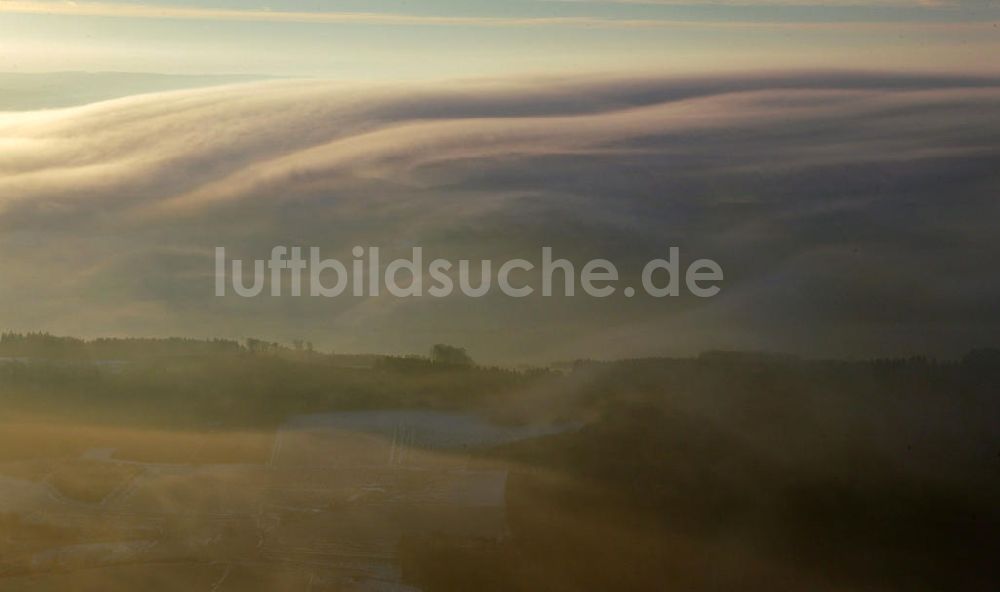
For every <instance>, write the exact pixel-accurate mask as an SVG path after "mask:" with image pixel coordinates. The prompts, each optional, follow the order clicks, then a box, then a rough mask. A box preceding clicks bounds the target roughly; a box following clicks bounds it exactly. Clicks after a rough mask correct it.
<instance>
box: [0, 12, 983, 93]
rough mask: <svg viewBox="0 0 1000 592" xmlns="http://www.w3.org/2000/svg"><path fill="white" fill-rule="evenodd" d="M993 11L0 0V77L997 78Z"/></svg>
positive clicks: (395, 78) (398, 78) (377, 78)
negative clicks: (832, 72) (752, 74)
mask: <svg viewBox="0 0 1000 592" xmlns="http://www.w3.org/2000/svg"><path fill="white" fill-rule="evenodd" d="M998 16H1000V7H998V6H997V5H996V3H995V2H991V1H990V0H719V1H709V2H698V1H696V0H687V1H684V0H624V1H614V0H610V1H607V0H592V1H591V0H504V1H502V2H497V1H495V0H460V1H459V0H415V1H414V0H344V1H315V0H314V1H304V0H293V1H289V2H281V3H277V4H274V5H269V4H266V3H259V4H255V3H249V2H238V1H236V0H229V1H227V0H214V1H211V2H193V1H176V0H173V1H172V0H162V1H160V2H158V3H146V2H128V1H120V2H90V1H86V0H82V1H73V2H66V1H45V0H41V1H18V0H3V1H0V71H6V72H37V71H43V72H51V71H67V70H83V71H128V72H152V73H170V74H215V75H218V74H243V75H247V74H251V75H268V76H295V77H325V78H338V79H351V80H404V79H448V78H468V77H490V76H508V75H518V74H521V75H524V74H541V75H545V74H548V75H557V74H582V73H600V72H609V71H611V72H618V73H621V72H622V71H623V70H628V71H630V72H633V73H647V74H649V73H655V74H670V73H692V72H705V71H716V72H731V71H739V70H744V69H747V68H754V69H781V68H792V67H798V68H814V67H817V66H823V67H827V68H856V67H864V68H867V69H893V70H899V69H906V70H924V71H926V70H946V71H955V70H961V71H965V72H983V71H993V72H996V71H997V69H998V65H997V62H998V60H996V59H995V56H996V55H997V53H998V49H1000V38H998V35H1000V32H998V29H997V27H996V25H997V22H998V21H1000V19H998Z"/></svg>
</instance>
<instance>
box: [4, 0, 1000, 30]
mask: <svg viewBox="0 0 1000 592" xmlns="http://www.w3.org/2000/svg"><path fill="white" fill-rule="evenodd" d="M4 12H6V13H10V14H35V15H51V16H70V17H73V16H75V17H110V18H134V19H154V20H155V19H178V20H204V21H235V22H266V23H315V24H336V25H402V26H436V27H504V28H511V27H532V28H534V27H561V28H581V29H588V28H598V29H667V28H689V29H713V28H731V29H771V28H774V29H779V28H796V29H800V28H812V29H845V28H846V29H873V28H874V29H898V28H906V29H942V30H958V31H960V30H986V29H988V28H990V27H991V26H992V25H991V24H990V23H978V22H917V21H898V22H887V21H880V22H812V21H810V22H786V21H771V22H768V21H750V20H678V19H665V18H652V17H650V18H607V17H599V16H524V17H519V16H513V17H501V16H448V15H414V14H400V13H382V12H336V11H329V12H303V11H282V10H251V9H222V8H202V7H191V6H164V5H155V4H122V3H109V2H53V1H44V0H43V1H37V0H8V1H4V2H0V13H4Z"/></svg>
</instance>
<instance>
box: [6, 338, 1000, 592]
mask: <svg viewBox="0 0 1000 592" xmlns="http://www.w3.org/2000/svg"><path fill="white" fill-rule="evenodd" d="M0 356H2V357H3V361H2V363H0V409H2V412H3V413H2V415H0V590H12V591H14V590H16V591H36V590H67V589H73V590H100V591H113V590H132V589H136V588H137V587H138V586H140V585H141V587H142V588H143V589H149V590H178V589H191V590H240V591H243V590H251V591H252V590H275V591H277V590H282V591H284V590H314V591H317V590H424V591H427V592H434V591H451V590H461V591H467V590H482V591H488V590H524V591H528V590H553V591H562V590H566V591H573V590H682V591H692V590H768V591H773V590H907V591H910V590H992V589H994V585H995V582H996V581H997V577H998V573H997V567H996V566H995V557H997V553H998V551H1000V505H998V503H997V500H1000V431H998V429H997V425H998V419H1000V401H998V399H997V392H998V387H1000V354H998V353H997V352H995V351H993V350H979V351H976V352H973V353H970V354H969V355H967V356H966V357H965V358H963V359H962V360H960V361H954V362H937V361H933V360H927V359H922V358H915V359H907V360H875V361H865V362H843V361H809V360H800V359H796V358H792V357H783V356H767V355H758V354H737V353H712V354H705V355H702V356H700V357H698V358H692V359H665V358H664V359H644V360H625V361H618V362H591V361H580V362H576V363H572V364H564V365H559V366H556V367H538V368H522V369H517V370H514V369H505V368H489V367H480V366H476V365H473V364H471V363H467V361H465V360H461V359H459V360H451V361H449V360H437V361H435V360H432V359H426V358H417V357H414V358H391V357H380V356H343V355H342V356H336V355H330V354H323V353H319V352H316V351H312V350H311V348H308V347H307V346H306V345H304V344H298V345H297V346H296V347H284V346H279V345H275V344H267V343H263V342H250V343H247V344H236V343H234V342H225V341H218V342H205V341H189V340H106V341H102V342H82V341H75V340H62V339H56V338H51V337H45V336H10V335H7V336H5V337H4V340H3V342H2V343H0Z"/></svg>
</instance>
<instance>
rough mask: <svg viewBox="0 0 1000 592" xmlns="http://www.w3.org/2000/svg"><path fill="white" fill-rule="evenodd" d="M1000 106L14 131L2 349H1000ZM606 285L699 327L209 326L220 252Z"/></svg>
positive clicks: (308, 316) (573, 82) (610, 104)
mask: <svg viewBox="0 0 1000 592" xmlns="http://www.w3.org/2000/svg"><path fill="white" fill-rule="evenodd" d="M998 98H1000V82H998V81H996V80H990V79H977V78H958V77H950V78H945V77H935V76H888V75H853V74H825V75H818V74H814V75H788V76H771V77H733V78H692V79H627V80H624V79H616V80H597V79H587V80H580V79H568V80H555V81H554V80H515V81H509V80H508V81H491V82H476V83H455V84H451V85H442V84H437V85H358V84H339V83H331V82H317V81H305V82H299V81H294V82H268V83H254V84H242V85H231V86H223V87H216V88H210V89H199V90H191V91H176V92H166V93H158V94H150V95H140V96H135V97H128V98H124V99H118V100H113V101H108V102H103V103H96V104H92V105H88V106H84V107H77V108H72V109H64V110H57V111H46V112H22V113H8V114H0V228H2V234H0V248H2V249H3V252H4V254H5V255H4V257H3V259H2V262H0V273H2V274H3V275H2V277H3V278H4V281H3V285H2V287H0V311H3V313H2V314H0V325H4V326H7V327H10V328H16V329H35V328H45V329H50V330H53V331H58V332H71V333H80V334H86V335H96V334H109V333H110V334H117V333H139V334H163V333H173V334H180V333H184V334H198V335H225V336H245V335H260V336H265V337H272V338H281V339H289V338H294V337H303V338H307V339H312V340H314V341H316V342H317V343H320V344H325V345H328V346H332V347H336V348H338V349H342V350H346V349H352V350H382V351H421V350H423V349H424V348H425V347H426V345H427V344H429V343H434V342H438V341H451V342H456V343H459V344H462V345H467V346H469V347H470V348H471V349H472V350H473V351H474V352H478V353H479V354H480V357H483V358H493V359H504V360H515V359H521V358H538V357H543V358H552V357H568V356H577V355H632V354H652V353H684V352H690V351H697V350H699V349H703V348H709V347H754V348H766V349H783V350H792V351H799V352H802V353H806V354H813V355H827V354H829V355H842V354H845V353H846V354H861V355H865V354H883V353H906V352H910V351H921V352H931V353H940V354H945V355H947V354H951V353H954V352H957V351H960V350H962V349H965V348H967V347H970V346H974V345H982V344H983V342H986V341H989V340H990V339H992V336H993V335H996V334H997V329H998V328H1000V316H998V313H997V311H996V307H995V306H994V305H993V303H995V302H996V301H997V298H998V296H1000V280H997V279H996V274H995V273H991V271H990V269H989V266H988V264H986V262H988V261H992V260H995V258H996V256H998V255H1000V239H998V238H996V232H995V222H996V220H997V219H1000V217H998V213H1000V212H998V208H1000V206H998V205H997V201H996V199H995V196H996V195H997V190H998V188H1000V183H998V175H1000V173H997V171H1000V166H997V165H998V162H997V161H998V157H997V154H998V150H997V148H998V146H997V144H998V138H1000V129H998V125H1000V124H998V123H997V122H1000V117H998V115H1000V101H998ZM275 244H298V245H308V246H312V245H315V246H321V247H324V249H325V251H326V252H327V253H329V256H338V257H342V258H343V259H345V260H347V259H349V258H350V253H349V250H350V248H351V247H352V246H353V245H356V244H361V245H380V246H382V247H383V249H384V250H385V251H386V256H387V257H388V256H392V255H393V254H394V253H398V254H400V255H402V254H405V253H406V252H407V249H408V248H409V247H410V246H412V245H421V246H423V247H424V248H425V251H427V252H429V253H430V254H431V255H432V256H443V257H450V258H453V259H458V258H472V259H478V258H481V257H486V258H492V259H494V260H501V259H504V258H508V257H515V256H525V257H528V258H533V259H536V260H537V259H538V252H539V250H540V248H541V246H543V245H549V246H552V247H554V248H555V250H556V253H557V255H561V256H564V257H569V258H572V259H575V260H578V261H584V260H586V259H589V258H591V257H605V258H609V259H611V260H613V261H615V262H616V263H617V264H618V265H619V267H621V268H622V271H623V275H625V276H626V279H628V278H629V277H631V278H632V279H634V277H635V275H636V274H637V272H638V269H640V268H641V265H642V263H643V262H644V261H646V260H648V259H652V258H656V257H661V256H664V255H665V254H666V252H667V249H668V248H669V247H670V246H679V247H681V249H682V253H685V254H686V255H687V254H689V256H690V257H710V258H713V259H716V260H717V261H719V262H720V263H721V264H722V265H723V267H724V269H725V270H726V274H727V281H726V285H725V290H724V292H723V295H722V296H720V297H717V298H714V299H710V300H707V301H697V302H696V301H689V300H686V299H681V300H651V299H645V298H636V299H630V300H626V299H624V298H617V297H615V298H611V299H609V300H591V299H581V298H577V299H573V300H572V301H567V300H565V299H558V300H546V299H541V298H529V299H524V300H513V299H507V298H503V297H500V296H497V297H487V298H485V299H482V300H473V299H462V298H449V299H444V300H440V301H439V300H435V299H427V298H424V299H416V300H409V301H407V300H399V299H387V298H376V299H367V300H363V299H354V298H346V297H345V298H338V299H333V300H325V299H293V298H282V299H257V300H241V299H230V298H226V299H217V298H214V297H213V296H212V289H213V286H214V284H213V281H212V273H213V268H212V249H213V247H215V246H217V245H224V246H227V248H228V249H229V250H230V253H232V254H233V255H234V256H242V257H244V258H264V257H265V256H266V255H267V253H268V251H269V250H270V247H271V246H273V245H275Z"/></svg>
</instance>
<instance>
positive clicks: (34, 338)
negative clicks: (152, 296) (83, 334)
mask: <svg viewBox="0 0 1000 592" xmlns="http://www.w3.org/2000/svg"><path fill="white" fill-rule="evenodd" d="M259 343H264V342H259V341H258V340H248V341H247V344H246V345H241V344H240V343H239V342H237V341H233V340H229V339H204V340H203V339H187V338H180V337H168V338H137V337H128V338H98V339H93V340H84V339H79V338H76V337H61V336H56V335H51V334H49V333H11V332H5V333H3V334H0V357H8V358H26V359H38V360H73V361H113V360H133V359H136V358H143V357H169V356H200V355H210V354H226V353H238V352H240V351H246V350H248V349H249V348H250V347H251V346H258V344H259ZM273 345H274V346H275V347H276V346H277V344H273Z"/></svg>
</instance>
